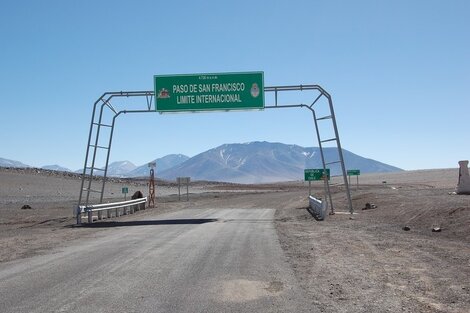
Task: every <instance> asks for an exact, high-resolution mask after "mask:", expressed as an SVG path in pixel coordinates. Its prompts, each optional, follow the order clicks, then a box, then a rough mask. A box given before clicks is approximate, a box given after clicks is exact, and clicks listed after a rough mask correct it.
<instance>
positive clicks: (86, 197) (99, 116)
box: [77, 85, 353, 222]
mask: <svg viewBox="0 0 470 313" xmlns="http://www.w3.org/2000/svg"><path fill="white" fill-rule="evenodd" d="M307 90H313V91H317V92H318V96H317V97H316V98H315V100H314V101H313V102H312V103H311V104H308V105H307V104H303V103H301V104H279V103H278V95H279V93H282V92H287V91H307ZM264 91H265V93H274V104H273V105H268V106H265V109H277V108H279V109H281V108H306V109H308V110H309V111H310V112H311V113H312V115H313V121H314V125H315V129H316V133H317V140H318V145H319V148H320V155H321V160H322V165H323V169H326V167H327V166H328V165H332V164H340V165H341V170H342V174H343V181H344V185H345V187H346V188H345V189H346V195H347V199H348V205H349V211H350V213H353V206H352V200H351V193H350V188H349V184H348V179H347V175H346V167H345V165H344V158H343V151H342V148H341V143H340V139H339V133H338V127H337V124H336V117H335V113H334V109H333V101H332V99H331V96H330V94H329V93H328V92H326V91H325V90H324V89H323V88H322V87H320V86H319V85H294V86H274V87H265V88H264ZM154 96H155V94H154V91H119V92H105V93H104V94H103V95H102V96H101V97H100V98H98V100H96V102H95V103H94V106H93V113H92V117H91V123H90V132H89V136H88V145H87V150H86V156H85V164H84V167H83V175H82V178H81V187H80V196H79V200H78V205H79V206H80V205H88V204H89V201H90V195H91V193H97V194H99V199H100V200H99V202H100V203H103V196H104V190H105V184H106V177H107V173H108V164H109V157H110V154H111V144H112V140H113V133H114V126H115V123H116V118H117V117H118V116H120V115H121V114H128V113H155V112H156V110H155V106H154ZM122 97H126V98H128V97H141V98H145V99H146V104H147V105H146V108H145V109H143V110H120V111H118V110H116V109H115V108H114V107H113V105H112V103H111V100H113V98H122ZM322 97H324V98H326V99H327V101H328V106H329V111H330V114H329V115H327V116H323V117H319V118H318V117H317V116H316V113H315V109H314V106H315V104H316V103H317V102H318V101H319V100H320V99H321V98H322ZM99 104H101V105H100V106H99ZM98 108H99V111H97V109H98ZM105 109H108V110H110V111H111V112H112V114H114V115H113V117H112V122H111V124H106V123H105V122H104V121H103V114H104V110H105ZM324 120H330V121H331V122H332V126H333V130H334V134H335V137H334V138H328V139H322V138H321V136H320V130H319V126H318V125H319V122H320V121H324ZM103 128H110V134H109V138H108V144H107V146H103V145H99V142H100V141H99V139H100V134H101V133H102V130H103ZM93 134H94V136H93ZM93 137H94V138H93ZM327 142H335V143H336V147H337V149H338V155H339V160H334V161H326V160H325V155H324V151H323V145H324V144H325V143H327ZM99 150H104V151H106V165H105V167H104V169H103V168H98V167H96V159H97V153H98V151H99ZM90 152H91V153H90ZM90 154H91V155H92V157H91V162H90ZM95 172H103V179H102V182H101V187H100V188H99V189H98V190H97V189H93V188H92V182H93V179H94V176H95ZM325 192H326V194H327V195H328V198H329V202H330V214H334V206H333V201H332V198H331V192H330V184H329V182H328V181H326V183H325ZM325 200H326V199H325ZM79 215H80V214H77V222H79V219H80V216H79ZM99 218H101V216H99Z"/></svg>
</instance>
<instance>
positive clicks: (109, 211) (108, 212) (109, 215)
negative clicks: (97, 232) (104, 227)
mask: <svg viewBox="0 0 470 313" xmlns="http://www.w3.org/2000/svg"><path fill="white" fill-rule="evenodd" d="M106 218H111V210H106Z"/></svg>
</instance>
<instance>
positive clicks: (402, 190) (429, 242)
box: [0, 168, 470, 312]
mask: <svg viewBox="0 0 470 313" xmlns="http://www.w3.org/2000/svg"><path fill="white" fill-rule="evenodd" d="M359 178H360V180H359V186H358V188H357V187H356V184H355V183H356V181H355V178H353V179H352V182H351V183H352V185H351V191H352V199H353V206H354V209H355V214H353V215H351V214H349V213H348V212H347V211H348V208H347V199H346V196H345V192H344V184H342V181H341V179H339V178H333V180H332V188H331V190H332V193H333V205H334V208H335V211H336V212H337V213H336V214H335V215H331V216H327V218H326V219H325V220H324V221H317V220H315V219H314V218H313V217H312V216H311V215H310V213H309V212H308V211H307V206H308V200H307V197H308V185H307V184H306V183H304V182H292V183H282V184H269V185H235V184H216V183H197V184H192V185H191V187H190V190H189V191H190V195H189V201H184V200H186V199H185V197H184V195H183V196H182V199H181V200H182V201H179V200H178V190H177V187H176V185H175V184H163V183H161V182H159V183H158V184H157V195H158V197H157V207H156V208H148V209H147V210H145V211H139V212H137V213H136V214H133V215H127V216H122V217H120V218H119V220H120V221H124V220H139V219H142V218H145V216H146V215H155V214H159V213H166V212H170V211H177V210H180V209H184V208H196V209H197V208H214V209H217V208H239V207H240V208H241V207H243V208H250V207H251V208H274V209H276V215H275V217H276V218H275V226H276V230H277V235H278V240H279V242H280V245H281V247H282V248H283V250H284V253H285V256H286V258H287V259H288V262H289V264H290V265H291V267H292V269H293V270H294V273H295V276H296V279H297V280H298V281H299V283H300V285H301V287H302V288H303V289H304V290H305V292H306V294H307V295H308V297H309V299H311V301H312V305H313V306H315V307H316V308H319V309H320V311H323V312H470V196H465V195H455V194H452V192H453V191H454V190H455V187H456V183H457V180H458V169H446V170H428V171H411V172H402V173H393V174H369V175H361V176H360V177H359ZM107 186H108V187H107V189H106V195H107V201H108V200H109V201H112V200H113V199H123V195H122V194H121V187H123V186H129V193H130V194H132V193H133V192H134V191H136V190H141V191H142V192H143V193H144V194H146V193H147V192H146V190H147V185H146V183H145V182H143V181H141V182H129V181H124V180H118V179H115V180H113V181H111V182H109V183H108V185H107ZM79 188H80V180H79V176H78V175H73V174H64V173H58V172H51V171H44V170H37V169H27V170H18V169H5V168H2V169H0V262H10V261H13V260H18V259H23V258H30V257H32V256H34V255H37V254H46V253H48V251H51V250H53V249H60V248H61V247H65V246H67V245H68V244H70V243H71V242H73V241H75V240H82V241H86V240H93V238H96V237H97V236H100V233H101V232H106V231H107V229H106V228H105V227H97V228H93V227H77V226H75V219H74V218H73V216H72V212H73V208H74V206H76V205H77V199H78V192H79ZM313 194H314V195H315V196H318V197H322V196H323V188H322V185H321V183H315V184H313ZM366 203H370V204H374V205H375V206H376V208H375V209H371V210H362V208H364V207H365V204H366ZM24 205H28V206H29V207H30V208H23V206H24ZM405 226H406V227H405ZM404 228H405V229H407V230H404ZM433 229H435V230H439V231H434V232H433Z"/></svg>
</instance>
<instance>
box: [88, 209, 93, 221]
mask: <svg viewBox="0 0 470 313" xmlns="http://www.w3.org/2000/svg"><path fill="white" fill-rule="evenodd" d="M88 223H90V224H91V223H93V212H91V211H88Z"/></svg>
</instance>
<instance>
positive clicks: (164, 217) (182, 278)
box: [0, 208, 315, 313]
mask: <svg viewBox="0 0 470 313" xmlns="http://www.w3.org/2000/svg"><path fill="white" fill-rule="evenodd" d="M274 213H275V210H274V209H269V208H257V209H253V208H249V209H240V208H236V209H204V208H199V209H183V210H180V211H177V212H171V213H166V214H161V215H158V216H152V215H149V214H146V215H145V218H141V219H139V220H134V221H132V220H131V221H119V220H117V221H115V222H111V223H109V222H108V223H106V222H105V223H95V224H93V228H105V230H104V231H100V232H96V233H95V234H96V235H95V238H93V240H83V241H73V242H72V243H71V244H70V245H69V246H67V247H62V248H61V249H60V250H58V249H55V250H52V251H51V252H50V253H48V254H44V255H37V256H34V257H32V258H27V259H20V260H16V261H11V262H4V263H0V312H28V313H32V312H113V313H115V312H314V311H315V309H314V308H312V306H311V303H309V302H308V301H307V300H306V297H305V296H304V292H303V290H302V289H301V288H300V287H299V285H298V283H297V280H296V279H295V276H294V272H293V271H292V269H291V267H290V266H289V264H288V262H287V258H286V257H285V255H284V253H283V250H282V248H281V246H280V243H279V239H278V237H277V234H276V230H275V227H274V222H273V217H274ZM141 217H142V216H141Z"/></svg>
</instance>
